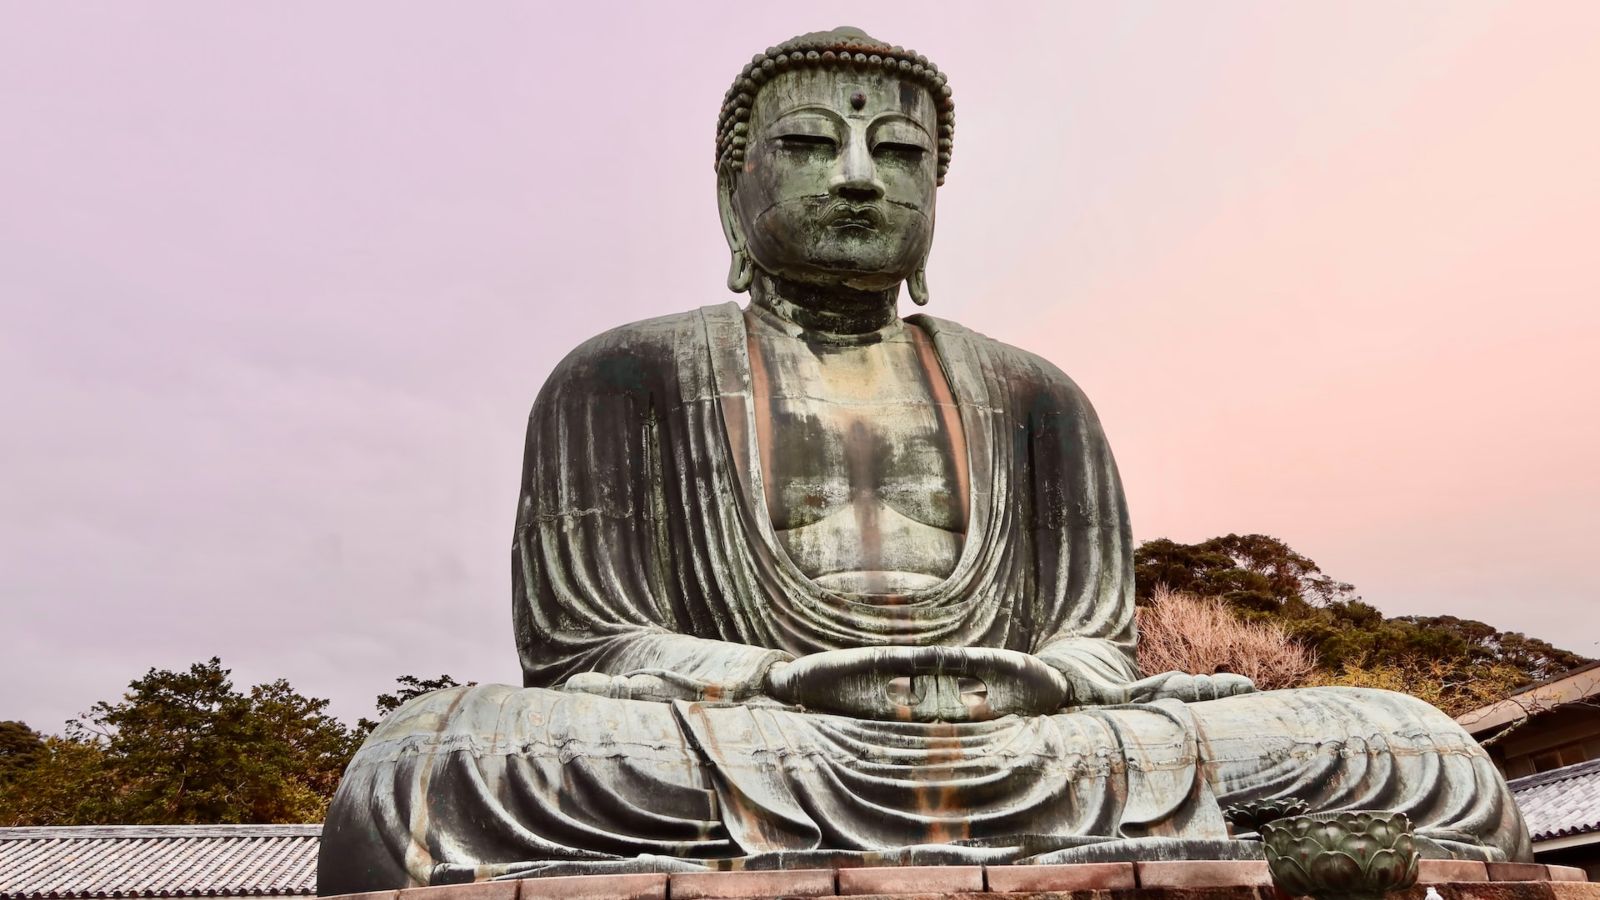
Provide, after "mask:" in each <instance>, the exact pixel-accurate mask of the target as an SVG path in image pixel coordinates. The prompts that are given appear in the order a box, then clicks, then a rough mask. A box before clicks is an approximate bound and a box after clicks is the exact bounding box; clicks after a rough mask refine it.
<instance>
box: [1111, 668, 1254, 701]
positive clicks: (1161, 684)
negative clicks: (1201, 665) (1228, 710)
mask: <svg viewBox="0 0 1600 900" xmlns="http://www.w3.org/2000/svg"><path fill="white" fill-rule="evenodd" d="M1127 690H1128V702H1129V703H1149V702H1151V701H1153V700H1181V701H1183V702H1184V703H1200V702H1202V701H1205V700H1220V699H1222V698H1223V697H1232V696H1234V695H1236V694H1250V693H1254V692H1255V690H1256V685H1255V682H1253V681H1251V680H1250V679H1248V678H1246V677H1244V676H1243V675H1234V674H1233V673H1231V672H1222V673H1219V674H1216V675H1190V674H1189V673H1187V672H1163V673H1161V674H1160V675H1152V676H1150V677H1149V678H1141V679H1140V680H1138V681H1135V682H1133V683H1132V684H1129V685H1128V686H1127Z"/></svg>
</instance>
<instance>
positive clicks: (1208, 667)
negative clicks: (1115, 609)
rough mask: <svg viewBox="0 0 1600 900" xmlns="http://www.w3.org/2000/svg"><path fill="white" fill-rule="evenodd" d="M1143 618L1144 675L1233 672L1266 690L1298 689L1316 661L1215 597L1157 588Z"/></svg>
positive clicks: (1277, 630) (1283, 635)
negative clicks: (1248, 620)
mask: <svg viewBox="0 0 1600 900" xmlns="http://www.w3.org/2000/svg"><path fill="white" fill-rule="evenodd" d="M1138 616H1139V668H1140V669H1141V670H1143V671H1144V673H1145V674H1146V675H1154V674H1157V673H1159V672H1172V671H1178V672H1189V673H1192V674H1200V675H1209V674H1213V673H1215V672H1233V673H1234V674H1237V675H1243V676H1245V677H1246V678H1249V679H1250V680H1252V681H1254V682H1255V683H1256V687H1259V688H1261V689H1262V690H1264V691H1270V690H1275V689H1277V688H1288V687H1299V686H1301V685H1304V684H1305V683H1306V682H1307V680H1308V679H1310V677H1311V675H1312V673H1313V672H1314V671H1315V670H1316V667H1317V657H1316V654H1315V653H1313V652H1312V651H1310V650H1308V649H1306V648H1305V647H1303V646H1301V645H1300V644H1299V643H1298V642H1296V641H1295V640H1294V639H1293V638H1291V637H1289V634H1288V632H1287V631H1285V630H1284V629H1283V628H1282V627H1280V626H1278V625H1274V624H1271V623H1255V622H1246V621H1244V620H1242V619H1240V618H1239V617H1238V616H1236V615H1234V614H1233V612H1232V610H1230V609H1228V607H1227V604H1225V603H1223V601H1222V600H1220V599H1218V598H1215V597H1196V596H1194V595H1193V594H1184V593H1178V592H1175V591H1169V590H1167V589H1166V588H1165V587H1158V588H1156V590H1155V593H1154V594H1153V595H1152V597H1151V599H1150V603H1149V605H1148V606H1142V607H1140V608H1139V611H1138Z"/></svg>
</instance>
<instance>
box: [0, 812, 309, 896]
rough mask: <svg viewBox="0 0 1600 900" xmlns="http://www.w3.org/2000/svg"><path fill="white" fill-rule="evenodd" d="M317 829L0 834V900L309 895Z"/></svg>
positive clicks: (149, 828)
mask: <svg viewBox="0 0 1600 900" xmlns="http://www.w3.org/2000/svg"><path fill="white" fill-rule="evenodd" d="M321 840H322V826H321V825H104V826H87V827H73V828H0V898H3V900H24V898H27V900H35V898H37V900H58V898H91V897H93V898H104V897H244V896H250V897H264V896H284V895H296V894H301V895H314V894H316V892H317V847H318V845H319V844H320V843H321Z"/></svg>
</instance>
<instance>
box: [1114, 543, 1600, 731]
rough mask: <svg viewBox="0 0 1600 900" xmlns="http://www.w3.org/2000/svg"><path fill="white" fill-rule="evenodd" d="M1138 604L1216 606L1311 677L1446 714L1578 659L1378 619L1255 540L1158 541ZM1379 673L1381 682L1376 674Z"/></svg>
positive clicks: (1520, 640) (1451, 626)
mask: <svg viewBox="0 0 1600 900" xmlns="http://www.w3.org/2000/svg"><path fill="white" fill-rule="evenodd" d="M1134 567H1135V585H1136V587H1135V591H1136V596H1137V598H1138V600H1139V603H1140V604H1141V605H1148V604H1149V602H1150V599H1151V598H1152V597H1153V596H1155V595H1156V593H1157V592H1158V591H1159V590H1161V589H1162V588H1163V587H1164V588H1167V589H1170V590H1172V591H1181V592H1184V593H1188V594H1193V595H1196V596H1201V597H1217V598H1220V599H1221V600H1223V601H1224V602H1225V603H1227V604H1228V606H1229V607H1230V608H1231V609H1232V610H1233V612H1234V613H1235V614H1236V615H1238V616H1239V617H1240V618H1241V619H1243V620H1245V621H1247V622H1256V623H1266V624H1272V625H1276V626H1279V627H1281V628H1282V629H1283V630H1284V632H1285V633H1286V634H1287V635H1288V636H1289V637H1290V638H1292V639H1294V640H1295V641H1297V642H1299V643H1300V644H1301V645H1302V646H1304V647H1306V648H1307V649H1309V650H1311V651H1313V652H1314V653H1316V655H1317V662H1318V668H1319V669H1320V670H1321V673H1322V674H1321V676H1320V678H1319V679H1316V680H1320V681H1322V682H1325V683H1326V682H1328V681H1329V680H1330V679H1333V680H1335V681H1336V680H1337V679H1338V678H1339V677H1341V676H1346V677H1347V678H1348V679H1349V681H1348V683H1361V684H1368V685H1374V686H1375V685H1377V684H1379V683H1382V684H1384V685H1386V686H1388V685H1399V686H1402V687H1403V686H1404V685H1405V684H1406V682H1407V681H1408V679H1416V680H1420V681H1421V682H1427V684H1425V685H1423V684H1420V683H1419V684H1418V686H1417V687H1416V688H1414V689H1413V690H1411V691H1410V692H1411V693H1418V694H1419V695H1422V694H1426V695H1427V697H1426V699H1430V700H1431V701H1432V702H1435V703H1437V704H1438V705H1440V706H1441V707H1443V708H1445V709H1446V711H1451V712H1458V711H1465V710H1463V709H1460V707H1461V706H1463V705H1466V706H1467V708H1471V706H1473V705H1478V704H1480V703H1482V702H1487V700H1486V699H1485V698H1486V697H1487V698H1488V699H1495V698H1494V697H1492V696H1489V695H1491V694H1496V693H1498V694H1500V695H1502V696H1503V695H1504V693H1506V692H1507V691H1509V690H1511V689H1513V688H1515V687H1518V686H1521V685H1524V684H1527V683H1529V682H1534V681H1542V680H1544V679H1547V678H1551V677H1554V676H1555V675H1558V674H1560V673H1561V672H1564V671H1566V670H1568V669H1571V668H1573V667H1576V666H1579V665H1582V664H1584V663H1586V662H1588V660H1587V659H1586V658H1585V657H1583V656H1580V655H1579V654H1576V653H1572V652H1570V651H1567V650H1562V649H1560V648H1559V647H1555V646H1552V645H1551V644H1549V643H1547V642H1545V641H1541V640H1539V639H1537V638H1530V637H1528V636H1526V635H1524V634H1520V633H1518V632H1514V631H1501V630H1499V629H1497V628H1495V627H1494V626H1492V625H1488V624H1485V623H1483V622H1478V621H1474V620H1472V619H1461V618H1457V617H1455V616H1399V617H1394V618H1390V617H1388V616H1385V615H1384V614H1383V613H1382V612H1381V611H1380V610H1378V608H1377V607H1375V606H1372V605H1371V604H1369V603H1366V602H1364V601H1363V600H1362V599H1361V598H1360V597H1359V596H1358V595H1357V594H1356V593H1355V588H1354V586H1353V585H1350V584H1348V583H1345V582H1342V581H1339V580H1337V579H1335V578H1332V577H1330V576H1328V575H1326V574H1324V573H1323V571H1322V570H1321V568H1320V567H1318V565H1317V564H1316V563H1315V562H1313V561H1312V560H1311V559H1310V558H1309V557H1307V556H1305V555H1303V554H1301V553H1299V552H1297V551H1295V550H1294V549H1293V548H1291V547H1289V545H1287V544H1285V543H1284V542H1283V541H1281V540H1279V539H1277V538H1274V537H1270V536H1268V535H1264V534H1246V535H1238V534H1229V535H1224V536H1222V537H1216V538H1211V539H1210V540H1207V541H1201V542H1200V543H1197V544H1180V543H1178V542H1176V541H1170V540H1166V539H1158V540H1152V541H1148V542H1146V543H1145V544H1143V545H1142V546H1140V547H1139V548H1138V550H1137V551H1135V553H1134ZM1384 673H1387V674H1384Z"/></svg>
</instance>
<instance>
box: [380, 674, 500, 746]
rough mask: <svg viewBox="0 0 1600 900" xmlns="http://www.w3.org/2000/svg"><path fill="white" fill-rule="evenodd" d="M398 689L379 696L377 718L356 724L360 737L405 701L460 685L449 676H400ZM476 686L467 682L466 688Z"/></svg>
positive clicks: (474, 682)
mask: <svg viewBox="0 0 1600 900" xmlns="http://www.w3.org/2000/svg"><path fill="white" fill-rule="evenodd" d="M395 683H396V684H398V685H399V686H400V687H399V688H398V689H397V690H395V692H394V693H392V694H379V695H378V700H377V707H378V718H377V719H369V718H366V717H365V716H363V717H362V718H361V720H360V721H358V722H357V723H356V731H357V732H359V733H360V734H361V736H362V737H365V736H366V735H369V734H371V733H372V731H373V729H375V728H377V727H378V724H379V723H380V722H382V721H383V720H384V719H385V718H387V717H388V715H389V714H390V713H392V712H394V711H395V710H397V709H399V708H400V707H402V706H404V705H405V704H406V701H408V700H411V699H413V698H415V697H420V696H422V695H423V694H427V693H430V692H432V691H442V690H444V689H445V688H453V687H460V686H461V683H460V682H459V681H456V680H455V679H454V678H451V677H450V676H449V675H440V676H439V677H437V678H418V677H417V676H415V675H401V676H399V677H398V678H396V679H395ZM474 684H477V682H476V681H469V682H467V685H468V686H471V685H474Z"/></svg>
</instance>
